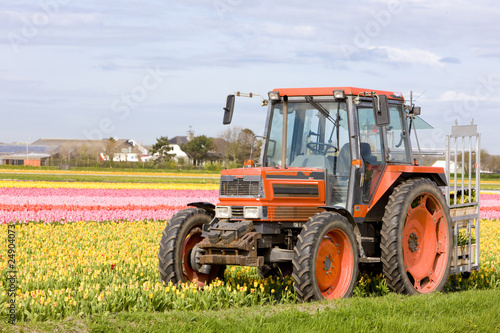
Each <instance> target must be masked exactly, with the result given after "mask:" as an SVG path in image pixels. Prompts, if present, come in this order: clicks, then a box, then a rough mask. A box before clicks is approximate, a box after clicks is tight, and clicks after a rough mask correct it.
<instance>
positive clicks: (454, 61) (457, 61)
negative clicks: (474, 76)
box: [439, 57, 461, 64]
mask: <svg viewBox="0 0 500 333" xmlns="http://www.w3.org/2000/svg"><path fill="white" fill-rule="evenodd" d="M439 61H440V62H442V63H447V64H460V63H461V61H460V59H458V58H454V57H444V58H441V59H439Z"/></svg>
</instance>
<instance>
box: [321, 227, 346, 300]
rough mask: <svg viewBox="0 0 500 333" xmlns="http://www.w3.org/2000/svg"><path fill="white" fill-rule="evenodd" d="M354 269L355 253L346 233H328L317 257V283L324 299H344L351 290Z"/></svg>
mask: <svg viewBox="0 0 500 333" xmlns="http://www.w3.org/2000/svg"><path fill="white" fill-rule="evenodd" d="M353 269H354V260H353V252H352V248H351V242H350V241H349V238H348V237H347V235H346V233H345V232H343V231H342V230H340V229H333V230H330V231H328V232H327V233H326V235H325V236H324V237H323V239H322V240H321V243H320V245H319V249H318V253H317V256H316V281H317V282H318V287H319V290H320V291H321V294H322V295H323V297H324V298H325V299H334V298H341V297H343V296H344V295H345V294H346V293H347V291H348V290H349V285H350V283H351V279H352V272H353Z"/></svg>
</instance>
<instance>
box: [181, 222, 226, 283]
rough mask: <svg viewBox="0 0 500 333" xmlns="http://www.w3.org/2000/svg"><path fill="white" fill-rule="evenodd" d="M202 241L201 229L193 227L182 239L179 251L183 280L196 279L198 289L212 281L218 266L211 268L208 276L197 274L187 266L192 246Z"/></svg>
mask: <svg viewBox="0 0 500 333" xmlns="http://www.w3.org/2000/svg"><path fill="white" fill-rule="evenodd" d="M202 240H203V237H201V228H200V227H194V228H193V229H191V230H190V231H189V233H188V235H187V236H186V238H184V242H183V243H182V249H181V268H182V274H183V276H184V279H185V280H186V281H194V280H195V279H196V281H197V283H198V285H199V286H200V287H203V286H204V285H205V284H207V283H210V282H211V281H212V280H214V279H215V278H216V277H217V276H218V272H219V267H218V266H215V267H214V266H212V268H211V271H210V273H209V274H202V273H198V272H196V271H194V270H193V269H192V268H191V266H190V264H189V263H190V260H191V259H190V255H191V251H192V250H193V248H194V246H195V245H196V244H198V243H199V242H201V241H202Z"/></svg>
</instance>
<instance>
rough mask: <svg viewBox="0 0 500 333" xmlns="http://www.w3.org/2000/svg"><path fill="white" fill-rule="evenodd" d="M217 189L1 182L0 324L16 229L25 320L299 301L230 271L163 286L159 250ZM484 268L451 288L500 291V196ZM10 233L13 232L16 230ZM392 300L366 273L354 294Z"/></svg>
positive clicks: (247, 272) (453, 280) (282, 288)
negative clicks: (186, 213) (191, 208)
mask: <svg viewBox="0 0 500 333" xmlns="http://www.w3.org/2000/svg"><path fill="white" fill-rule="evenodd" d="M217 197H218V185H215V184H146V183H135V184H130V183H103V182H99V183H94V182H45V181H26V182H21V181H0V239H1V244H3V245H2V246H3V247H4V248H3V249H2V250H1V251H0V271H1V274H2V275H1V276H2V278H1V279H0V304H1V305H2V307H1V308H0V316H1V317H2V318H6V317H7V316H8V307H9V304H10V303H9V302H10V300H11V297H9V294H8V281H7V276H8V271H9V266H8V259H9V256H8V254H7V244H8V234H9V233H8V229H9V226H12V225H15V249H16V251H15V264H16V271H17V273H16V282H17V285H16V292H15V306H16V315H17V320H18V321H45V320H50V319H62V318H66V317H70V316H88V315H90V314H103V313H116V312H121V311H129V312H135V311H165V310H170V309H183V310H209V309H221V308H228V307H245V306H252V305H260V304H277V303H295V302H296V296H295V294H294V292H293V281H292V279H291V278H284V279H276V278H267V279H260V278H259V277H258V275H257V273H256V270H255V269H251V268H240V267H228V268H227V269H226V272H225V276H224V280H223V281H219V280H217V281H215V282H214V283H212V284H211V285H209V286H207V287H205V288H204V290H202V289H201V288H200V287H199V286H198V285H197V284H196V283H187V284H183V285H171V284H170V285H167V286H165V285H163V284H162V283H161V281H160V277H159V273H158V269H157V265H158V259H157V254H158V242H159V240H160V238H161V233H162V231H163V229H164V228H165V225H166V223H167V221H168V220H169V219H170V217H171V216H172V215H173V214H174V213H175V212H176V211H178V210H180V209H183V208H185V207H186V204H187V203H189V202H192V201H206V202H212V203H216V202H217ZM481 201H482V210H481V214H482V218H483V219H482V220H481V270H480V271H478V272H473V274H471V276H470V277H469V278H467V279H466V278H465V277H463V276H461V275H455V276H451V277H450V278H449V283H448V285H447V287H446V290H448V291H452V290H465V289H473V288H498V287H499V286H500V274H499V269H500V255H499V254H498V252H499V250H500V194H494V193H491V194H481ZM9 230H10V229H9ZM388 292H389V290H388V288H387V285H386V284H385V280H384V277H383V276H382V275H370V274H366V273H362V274H360V276H359V282H358V285H357V287H356V289H355V291H354V295H355V296H358V297H361V296H376V295H384V294H387V293H388Z"/></svg>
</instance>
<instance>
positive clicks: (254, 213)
mask: <svg viewBox="0 0 500 333" xmlns="http://www.w3.org/2000/svg"><path fill="white" fill-rule="evenodd" d="M243 217H244V218H246V219H261V218H262V206H258V207H244V208H243Z"/></svg>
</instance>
